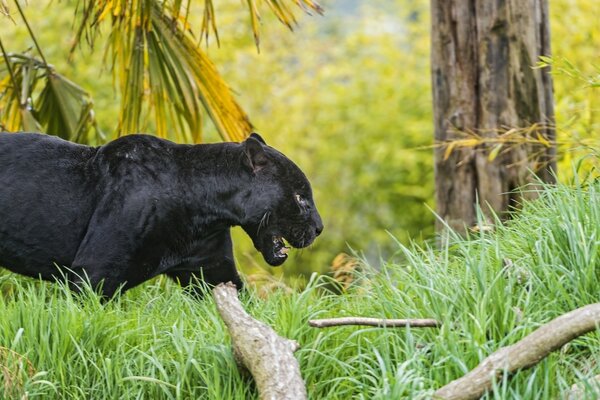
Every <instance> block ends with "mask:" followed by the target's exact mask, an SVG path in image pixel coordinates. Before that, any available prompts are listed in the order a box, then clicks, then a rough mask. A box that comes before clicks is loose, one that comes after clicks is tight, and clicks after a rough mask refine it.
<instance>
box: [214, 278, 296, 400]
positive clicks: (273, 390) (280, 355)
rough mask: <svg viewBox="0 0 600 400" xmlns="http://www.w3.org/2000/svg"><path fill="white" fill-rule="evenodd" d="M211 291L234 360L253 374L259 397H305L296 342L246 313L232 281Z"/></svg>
mask: <svg viewBox="0 0 600 400" xmlns="http://www.w3.org/2000/svg"><path fill="white" fill-rule="evenodd" d="M212 294H213V297H214V299H215V303H216V304H217V309H218V310H219V314H221V318H223V321H224V322H225V325H226V326H227V329H229V333H230V335H231V341H232V343H233V353H234V356H235V358H236V361H237V362H238V363H241V364H242V365H243V366H244V367H246V368H247V369H248V370H249V371H250V373H251V374H252V376H253V377H254V380H255V381H256V386H257V388H258V393H259V396H260V398H261V399H269V400H271V399H272V400H276V399H277V400H280V399H282V400H304V399H306V398H307V395H306V386H305V384H304V381H303V380H302V376H301V375H300V367H299V365H298V361H297V360H296V359H295V358H294V354H293V353H294V352H295V351H296V350H298V348H299V346H298V343H297V342H295V341H293V340H289V339H286V338H283V337H281V336H279V335H277V333H275V331H274V330H273V329H272V328H271V327H269V326H267V325H265V324H264V323H262V322H259V321H257V320H255V319H253V318H252V317H251V316H250V315H248V314H247V313H246V312H245V311H244V309H243V308H242V304H241V303H240V301H239V299H238V297H237V290H236V288H235V285H233V284H232V283H231V282H229V283H227V284H220V285H218V286H217V287H215V288H214V289H213V291H212Z"/></svg>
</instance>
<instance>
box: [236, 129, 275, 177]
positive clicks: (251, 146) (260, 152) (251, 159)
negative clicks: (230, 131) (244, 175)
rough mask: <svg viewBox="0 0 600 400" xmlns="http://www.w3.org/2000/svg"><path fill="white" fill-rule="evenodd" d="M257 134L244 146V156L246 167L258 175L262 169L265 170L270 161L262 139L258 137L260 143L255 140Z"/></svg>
mask: <svg viewBox="0 0 600 400" xmlns="http://www.w3.org/2000/svg"><path fill="white" fill-rule="evenodd" d="M255 135H256V134H252V135H250V136H249V137H248V138H247V139H246V140H245V141H244V143H243V144H242V145H243V146H244V155H245V157H244V158H243V163H244V165H245V166H246V167H248V168H249V169H250V171H252V173H254V174H255V173H257V172H258V171H260V170H261V169H263V168H264V167H265V166H266V165H267V164H268V163H269V159H268V158H267V154H266V153H265V149H264V147H263V143H264V142H263V141H262V138H261V137H260V136H258V135H256V136H258V137H259V139H261V140H260V141H259V140H258V139H255V138H254V136H255Z"/></svg>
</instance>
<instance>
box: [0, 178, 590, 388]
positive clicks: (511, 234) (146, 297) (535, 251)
mask: <svg viewBox="0 0 600 400" xmlns="http://www.w3.org/2000/svg"><path fill="white" fill-rule="evenodd" d="M444 243H446V244H445V245H444V246H443V248H441V249H440V250H434V249H432V248H427V247H423V248H419V247H412V248H407V247H403V246H401V245H399V250H398V256H401V257H398V258H399V259H402V260H404V261H403V262H401V263H389V264H387V265H385V266H384V268H383V269H382V270H381V271H375V270H372V269H371V268H369V267H368V266H365V268H364V271H363V272H362V273H361V276H359V277H357V279H356V284H355V285H354V286H353V287H351V288H350V289H349V290H348V292H347V293H345V294H343V295H335V294H332V293H331V292H328V291H327V289H326V287H327V286H328V285H329V284H330V282H329V281H328V279H327V278H325V277H318V276H316V275H315V276H313V279H311V281H310V282H309V284H308V286H307V288H306V289H305V290H303V291H301V292H297V293H292V294H286V293H274V294H273V295H272V296H271V297H270V298H268V299H267V300H262V299H259V298H258V297H257V296H256V295H254V294H253V293H247V294H244V295H243V296H242V300H243V303H244V306H245V307H246V309H247V310H248V311H249V312H250V313H251V314H252V315H253V316H254V317H255V318H257V319H260V320H262V321H264V322H266V323H268V324H270V325H271V326H273V327H274V328H275V330H276V331H277V332H278V333H279V334H281V335H283V336H287V337H289V338H293V339H295V340H297V341H298V342H299V343H300V344H301V346H302V348H301V349H300V350H299V351H298V352H297V353H296V355H297V358H298V359H299V361H300V366H301V370H302V374H303V377H304V379H305V381H306V384H307V387H308V392H309V397H310V398H311V399H351V398H353V399H398V398H427V397H428V396H430V395H431V393H432V392H433V390H434V389H436V388H439V387H440V386H442V385H443V384H445V383H447V382H449V381H450V380H452V379H455V378H457V377H459V376H461V375H463V374H464V373H465V372H466V371H467V370H469V369H471V368H473V367H474V366H475V365H477V364H478V363H479V362H480V361H481V360H482V359H483V358H484V357H486V356H487V355H488V354H490V353H492V352H493V351H495V350H497V349H498V348H499V347H500V346H505V345H508V344H511V343H514V342H516V341H517V340H519V339H521V338H522V337H524V336H525V335H527V334H528V333H530V332H531V331H533V330H534V329H535V328H536V327H538V326H539V325H540V324H542V323H545V322H548V321H549V320H551V319H552V318H554V317H556V316H558V315H560V314H562V313H565V312H567V311H570V310H572V309H574V308H577V307H580V306H583V305H585V304H589V303H594V302H598V301H599V297H600V290H599V289H600V284H599V280H600V279H599V278H600V182H595V183H590V184H588V185H578V186H576V187H574V188H569V187H566V186H558V187H554V188H549V189H548V190H547V191H545V192H544V193H543V194H542V196H541V198H540V199H539V200H537V201H535V202H531V203H528V204H526V205H525V206H524V209H523V211H522V213H520V215H519V216H517V217H516V218H515V219H514V220H513V221H511V222H510V223H508V224H507V225H505V226H499V227H498V228H497V230H496V231H495V232H491V233H490V232H487V233H485V232H483V233H478V234H476V235H474V236H473V237H471V238H469V239H468V240H465V239H461V238H459V237H450V238H449V240H447V241H444ZM0 289H1V290H2V296H0V346H2V348H4V349H5V350H4V352H3V351H2V350H1V348H0V378H1V377H2V376H4V377H5V378H6V376H7V374H8V376H9V378H10V379H8V380H7V379H4V380H3V383H1V384H0V397H1V396H4V398H22V396H23V395H25V394H26V395H27V398H29V399H33V398H39V399H52V398H55V399H190V398H202V399H252V398H257V393H256V389H255V386H254V385H253V383H252V381H251V379H249V378H248V377H247V376H244V375H242V374H240V372H238V369H237V368H236V365H235V362H234V359H233V356H232V352H231V347H230V339H229V336H228V333H227V331H226V329H225V327H224V325H223V323H222V321H221V319H220V317H219V316H218V314H217V312H216V309H215V306H214V303H213V301H212V299H211V298H210V296H207V298H206V299H204V300H202V301H197V300H195V299H193V298H191V297H189V296H187V295H186V294H185V293H184V292H183V291H182V290H181V289H180V288H179V287H177V286H176V285H174V284H172V283H171V282H169V281H168V280H163V279H158V280H155V281H153V282H151V283H149V284H146V285H143V286H141V287H139V288H136V289H134V290H132V291H130V292H127V293H126V294H124V295H123V296H121V297H120V298H117V299H116V300H114V301H112V302H109V303H108V304H101V302H100V301H99V299H98V298H97V297H96V296H95V295H94V294H92V293H88V294H86V295H84V296H83V297H82V298H76V297H75V298H74V297H73V296H72V295H71V294H70V293H69V292H68V291H67V290H65V289H64V288H62V287H61V286H59V285H48V284H44V283H40V282H37V281H33V280H27V279H22V278H19V277H16V276H15V275H12V274H3V275H1V276H0ZM350 315H360V316H374V317H389V318H392V317H395V318H411V317H433V318H437V319H439V320H441V321H442V322H443V326H442V327H441V328H440V329H405V328H402V329H397V328H396V329H380V328H359V327H339V328H328V329H323V330H319V329H315V328H310V327H308V325H307V320H308V319H311V318H320V317H333V316H350ZM598 333H599V332H598V331H597V332H596V333H592V334H588V335H586V336H584V337H581V338H579V339H577V340H574V341H573V342H571V343H570V344H569V345H567V346H565V347H564V348H562V349H561V350H560V351H557V352H555V353H553V354H551V355H550V356H549V357H548V358H547V359H545V360H544V361H542V362H541V363H539V364H538V365H537V366H535V367H534V368H531V369H529V370H525V371H520V372H518V373H516V374H514V375H513V376H512V377H510V379H501V380H499V381H498V382H496V384H495V389H494V391H493V393H491V394H489V395H488V396H487V397H488V398H490V399H492V398H493V399H508V398H510V399H513V398H514V399H519V398H521V399H554V398H560V397H562V396H565V395H566V393H567V392H568V390H569V389H570V387H571V385H573V384H575V383H580V382H584V383H585V382H586V381H588V380H589V379H590V378H591V377H593V376H594V375H597V374H599V373H600V350H599V349H600V336H599V335H598ZM6 349H10V350H11V351H14V352H16V354H18V355H20V356H14V355H13V356H11V357H8V356H6V354H8V353H7V350H6ZM3 354H5V355H4V356H3ZM10 354H14V353H10ZM28 363H30V365H31V366H32V368H33V370H31V369H30V370H28V368H27V366H28V365H29V364H28ZM586 387H587V390H588V394H589V396H590V398H593V397H591V396H593V395H592V390H593V389H592V388H591V386H590V385H587V386H586Z"/></svg>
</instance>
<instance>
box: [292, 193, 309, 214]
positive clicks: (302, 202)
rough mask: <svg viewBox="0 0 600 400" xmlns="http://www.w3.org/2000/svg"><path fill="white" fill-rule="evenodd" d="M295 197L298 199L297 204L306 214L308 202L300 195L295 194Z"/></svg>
mask: <svg viewBox="0 0 600 400" xmlns="http://www.w3.org/2000/svg"><path fill="white" fill-rule="evenodd" d="M294 197H295V198H296V203H297V204H298V206H299V207H300V210H302V211H303V212H305V211H306V210H307V209H308V202H307V201H306V199H305V198H304V197H302V196H301V195H299V194H295V195H294Z"/></svg>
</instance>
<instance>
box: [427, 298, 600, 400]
mask: <svg viewBox="0 0 600 400" xmlns="http://www.w3.org/2000/svg"><path fill="white" fill-rule="evenodd" d="M599 324H600V303H595V304H590V305H588V306H585V307H581V308H578V309H576V310H574V311H571V312H569V313H567V314H564V315H562V316H560V317H558V318H555V319H553V320H552V321H550V322H548V323H547V324H545V325H542V326H541V327H539V328H538V329H536V330H535V331H533V332H532V333H530V334H529V335H528V336H526V337H525V338H523V339H522V340H520V341H518V342H517V343H515V344H513V345H511V346H506V347H502V348H501V349H500V350H498V351H496V352H495V353H493V354H492V355H490V356H489V357H487V358H486V359H484V360H483V361H482V362H481V363H480V364H479V365H478V366H477V367H476V368H475V369H473V370H472V371H471V372H469V373H467V374H466V375H465V376H463V377H462V378H459V379H456V380H454V381H452V382H450V383H449V384H447V385H446V386H444V387H442V388H441V389H438V390H437V391H436V392H435V393H434V397H436V398H441V399H453V400H465V399H478V398H479V397H481V396H482V395H483V394H484V393H485V392H486V391H488V390H489V389H490V388H491V387H492V383H493V381H494V380H495V379H497V378H499V377H501V376H502V375H503V374H504V373H512V372H514V371H516V370H519V369H522V368H528V367H531V366H533V365H535V364H537V363H538V362H540V361H541V360H542V359H543V358H544V357H546V356H547V355H548V354H550V353H551V352H552V351H554V350H556V349H558V348H560V347H562V346H563V345H564V344H566V343H568V342H570V341H571V340H573V339H575V338H577V337H579V336H581V335H584V334H586V333H588V332H591V331H593V330H596V329H598V326H599Z"/></svg>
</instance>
